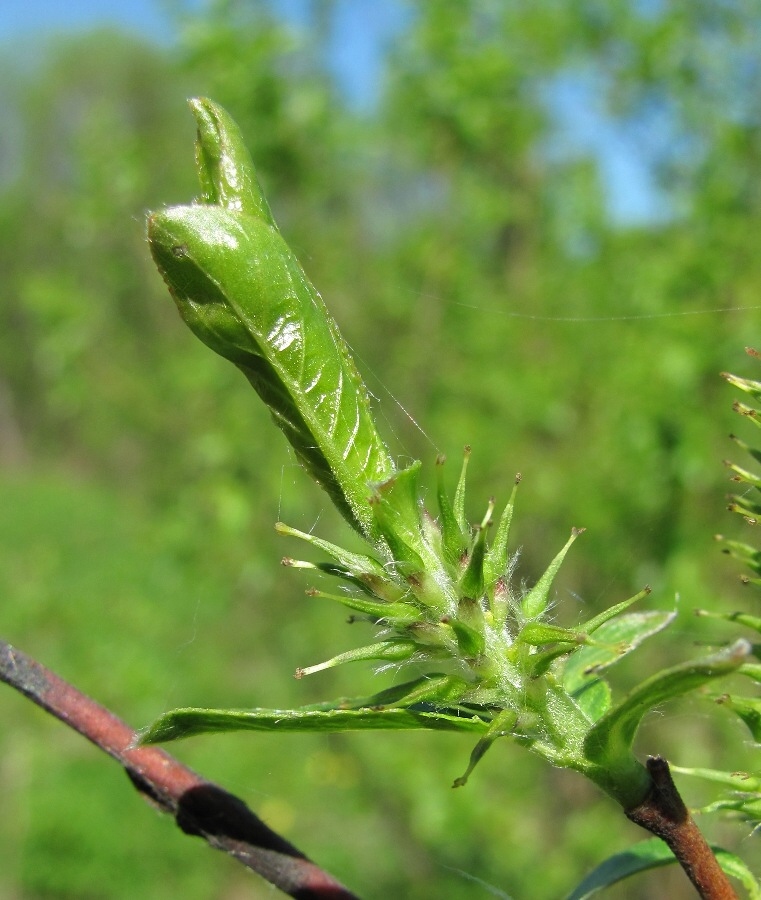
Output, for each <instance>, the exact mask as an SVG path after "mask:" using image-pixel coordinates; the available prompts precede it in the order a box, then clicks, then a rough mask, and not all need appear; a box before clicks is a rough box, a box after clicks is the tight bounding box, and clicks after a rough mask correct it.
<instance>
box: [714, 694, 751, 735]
mask: <svg viewBox="0 0 761 900" xmlns="http://www.w3.org/2000/svg"><path fill="white" fill-rule="evenodd" d="M714 699H715V700H716V702H717V703H719V704H721V705H722V706H726V707H727V709H731V710H732V712H733V713H734V714H735V715H736V716H737V717H738V718H740V719H742V721H743V722H744V723H745V725H746V726H747V728H748V731H750V733H751V734H752V735H753V740H754V741H755V742H756V743H757V744H761V700H756V699H754V698H752V697H737V696H735V695H733V694H722V695H721V696H718V697H714Z"/></svg>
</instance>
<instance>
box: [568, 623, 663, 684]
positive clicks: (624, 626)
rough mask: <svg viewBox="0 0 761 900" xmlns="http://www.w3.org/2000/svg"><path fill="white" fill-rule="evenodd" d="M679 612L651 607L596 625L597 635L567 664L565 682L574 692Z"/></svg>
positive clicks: (661, 628) (658, 630)
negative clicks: (650, 609) (651, 608)
mask: <svg viewBox="0 0 761 900" xmlns="http://www.w3.org/2000/svg"><path fill="white" fill-rule="evenodd" d="M675 618H676V612H673V611H672V612H664V611H662V610H652V611H648V612H641V613H626V614H624V615H622V616H616V618H614V619H609V620H608V621H607V622H605V623H603V624H602V625H600V626H599V627H598V628H596V629H595V632H594V639H593V640H592V639H590V640H589V641H588V642H587V646H585V647H582V648H581V649H579V650H577V651H576V653H574V654H573V656H572V657H571V658H570V659H569V660H568V662H567V663H566V667H565V674H564V683H565V685H566V689H567V690H568V691H569V692H570V693H573V692H574V691H575V690H576V689H577V688H578V687H579V686H580V685H581V684H582V683H583V681H584V680H585V679H586V678H588V677H592V676H595V675H599V674H600V672H602V671H603V670H605V669H607V668H608V667H609V666H612V665H614V664H615V663H617V662H618V661H619V660H621V659H623V658H624V657H625V656H627V655H628V654H629V653H631V652H632V651H633V650H636V648H637V647H639V645H640V644H641V643H642V642H643V641H644V640H646V639H647V638H649V637H653V635H656V634H658V632H660V631H663V629H664V628H667V627H668V626H669V625H670V624H671V623H672V622H673V621H674V619H675Z"/></svg>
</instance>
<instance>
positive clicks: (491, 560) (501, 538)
mask: <svg viewBox="0 0 761 900" xmlns="http://www.w3.org/2000/svg"><path fill="white" fill-rule="evenodd" d="M520 482H521V475H520V472H519V473H518V474H517V475H516V476H515V483H514V484H513V490H512V493H511V494H510V500H509V501H508V503H507V506H506V507H505V508H504V510H503V512H502V515H501V516H500V519H499V524H498V525H497V533H496V534H495V535H494V540H493V542H492V545H491V547H490V548H489V552H488V553H487V554H486V562H485V565H484V578H485V579H486V584H487V587H492V586H493V585H494V583H495V582H496V581H497V579H498V578H501V577H502V576H504V575H505V573H506V571H507V563H508V555H507V542H508V540H509V539H510V525H511V523H512V521H513V511H514V509H515V495H516V494H517V492H518V485H519V484H520ZM492 612H494V615H495V621H497V624H498V625H504V615H505V613H506V610H502V609H500V610H492Z"/></svg>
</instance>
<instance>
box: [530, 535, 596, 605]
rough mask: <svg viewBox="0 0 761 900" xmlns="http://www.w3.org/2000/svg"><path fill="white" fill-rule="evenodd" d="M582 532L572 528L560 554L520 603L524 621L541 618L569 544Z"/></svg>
mask: <svg viewBox="0 0 761 900" xmlns="http://www.w3.org/2000/svg"><path fill="white" fill-rule="evenodd" d="M583 531H584V529H583V528H574V529H573V530H572V532H571V536H570V537H569V538H568V540H567V541H566V545H565V547H563V549H562V550H561V551H560V553H558V555H557V556H556V557H555V559H553V560H552V562H551V563H550V564H549V566H547V569H546V571H545V572H544V574H543V575H542V577H541V578H540V579H539V581H537V583H536V584H535V585H534V587H532V588H531V590H530V591H529V592H528V593H527V594H526V596H525V597H524V598H523V600H522V601H521V607H522V609H523V615H524V616H525V618H526V619H538V618H539V616H541V615H542V613H544V611H545V610H546V609H547V603H548V602H549V593H550V588H551V587H552V582H553V581H554V580H555V576H556V575H557V573H558V569H559V568H560V565H561V563H562V562H563V560H564V559H565V555H566V553H568V550H569V548H570V546H571V544H572V543H573V542H574V541H575V540H576V538H577V537H578V536H579V535H580V534H581V533H582V532H583Z"/></svg>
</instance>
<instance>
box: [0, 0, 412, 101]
mask: <svg viewBox="0 0 761 900" xmlns="http://www.w3.org/2000/svg"><path fill="white" fill-rule="evenodd" d="M185 5H186V6H187V5H190V6H191V7H192V6H193V5H194V4H193V2H191V3H190V4H188V3H187V0H186V3H185ZM271 5H272V6H273V7H274V8H275V9H277V10H278V12H279V14H280V15H282V16H283V18H285V19H286V20H290V21H293V22H294V23H295V24H297V25H304V24H306V22H307V20H308V7H309V3H308V0H271ZM167 6H168V3H167V2H165V0H69V2H64V0H0V43H8V42H9V41H10V42H13V41H18V40H20V39H21V40H23V39H25V38H34V37H39V36H41V35H45V34H49V33H52V32H61V31H78V30H85V29H88V28H94V27H98V26H103V25H113V26H119V27H121V28H124V29H127V30H130V31H133V32H136V33H138V34H142V35H146V36H150V37H151V38H152V39H153V40H156V41H159V42H160V43H170V44H171V42H172V41H173V40H174V38H175V26H174V22H173V20H172V16H171V15H170V14H169V13H168V12H167ZM335 15H336V25H335V31H334V35H333V46H332V48H331V51H332V52H331V60H332V65H333V69H334V71H335V72H336V74H337V75H338V77H339V80H340V82H341V84H342V86H343V88H344V90H345V92H346V94H347V96H348V97H349V98H350V100H352V101H353V102H354V103H356V105H357V106H360V107H361V106H362V105H364V104H368V103H372V101H373V100H374V99H375V96H376V95H377V88H378V76H379V73H380V69H381V64H382V52H383V51H382V48H383V43H384V42H385V41H386V40H387V39H388V38H389V37H390V36H391V35H393V33H394V32H395V31H396V30H398V29H399V28H400V27H401V26H402V24H403V20H404V14H403V11H402V10H401V7H400V5H399V4H398V3H397V2H396V0H338V2H337V3H336V8H335Z"/></svg>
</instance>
